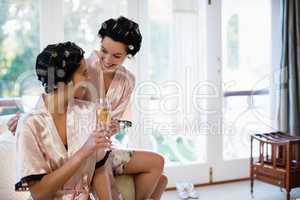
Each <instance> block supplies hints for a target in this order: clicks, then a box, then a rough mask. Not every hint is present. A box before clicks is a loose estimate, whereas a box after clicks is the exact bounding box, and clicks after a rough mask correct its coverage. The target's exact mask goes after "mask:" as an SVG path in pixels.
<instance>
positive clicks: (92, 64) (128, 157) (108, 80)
mask: <svg viewBox="0 0 300 200" xmlns="http://www.w3.org/2000/svg"><path fill="white" fill-rule="evenodd" d="M98 35H99V37H100V40H101V48H100V51H93V52H92V54H91V56H90V57H89V59H88V60H87V62H88V65H89V74H90V78H91V83H92V84H91V85H93V86H94V87H95V88H96V89H95V88H93V89H94V90H93V91H97V95H94V100H97V98H98V99H99V98H102V99H106V100H107V101H109V102H110V104H111V110H112V113H111V117H112V118H116V119H120V118H124V112H125V111H126V109H127V108H128V106H129V102H130V98H131V95H132V92H133V90H134V85H135V78H134V75H133V74H132V73H131V72H130V71H128V70H127V69H126V68H125V67H123V66H122V64H123V62H124V61H125V59H126V58H127V57H132V56H134V55H135V54H136V53H137V52H138V51H139V50H140V47H141V41H142V36H141V34H140V31H139V27H138V24H137V23H135V22H133V21H132V20H129V19H127V18H125V17H119V18H118V19H109V20H107V21H105V22H104V23H103V24H102V26H101V28H100V30H99V32H98ZM90 93H93V92H91V91H90ZM95 96H96V99H95ZM107 155H109V158H110V159H108V162H107V165H108V166H110V167H112V170H113V172H114V174H115V175H121V174H130V175H133V176H134V179H135V186H136V190H135V191H136V195H135V196H136V199H138V200H140V199H141V200H144V199H148V198H151V199H155V200H158V199H160V197H161V195H162V193H163V191H164V190H165V188H166V185H167V178H166V176H164V175H163V174H162V172H163V168H164V158H163V157H162V156H161V155H159V154H157V153H155V152H150V151H142V150H128V149H113V150H112V152H111V153H110V154H109V153H108V154H107ZM111 181H112V182H114V180H111ZM115 189H116V188H112V190H113V191H112V193H113V194H114V193H115V191H114V190H115Z"/></svg>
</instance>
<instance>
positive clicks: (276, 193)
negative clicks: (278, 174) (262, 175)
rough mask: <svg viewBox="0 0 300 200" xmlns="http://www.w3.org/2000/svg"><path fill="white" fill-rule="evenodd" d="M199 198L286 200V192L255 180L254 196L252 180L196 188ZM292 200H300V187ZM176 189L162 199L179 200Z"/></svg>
mask: <svg viewBox="0 0 300 200" xmlns="http://www.w3.org/2000/svg"><path fill="white" fill-rule="evenodd" d="M196 190H197V191H198V193H199V197H200V198H199V200H285V192H281V191H280V188H279V187H275V186H272V185H269V184H266V183H263V182H260V181H255V185H254V198H251V195H250V182H249V181H242V182H236V183H229V184H222V185H213V186H205V187H200V188H196ZM291 197H292V199H291V200H300V188H299V189H294V190H292V192H291ZM179 199H180V198H178V196H177V194H176V191H169V192H165V193H164V195H163V197H162V200H179Z"/></svg>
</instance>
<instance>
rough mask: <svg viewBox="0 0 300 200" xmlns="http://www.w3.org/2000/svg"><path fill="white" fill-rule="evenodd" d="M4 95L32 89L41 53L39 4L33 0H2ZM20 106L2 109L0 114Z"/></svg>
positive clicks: (0, 87)
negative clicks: (35, 67)
mask: <svg viewBox="0 0 300 200" xmlns="http://www.w3.org/2000/svg"><path fill="white" fill-rule="evenodd" d="M0 29H1V31H0V98H9V97H21V96H24V95H26V91H28V89H29V88H32V86H33V85H35V84H34V81H33V82H32V79H31V78H30V77H32V74H33V73H34V70H33V69H34V66H35V59H36V56H37V54H38V53H39V49H40V43H39V6H37V2H36V1H31V0H25V1H22V0H12V1H8V0H2V1H0ZM14 112H16V109H15V108H14V109H8V108H0V114H1V115H3V114H8V113H14Z"/></svg>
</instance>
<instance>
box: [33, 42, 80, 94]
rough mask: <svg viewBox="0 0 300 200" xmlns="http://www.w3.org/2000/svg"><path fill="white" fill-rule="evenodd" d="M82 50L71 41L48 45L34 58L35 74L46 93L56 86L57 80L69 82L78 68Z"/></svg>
mask: <svg viewBox="0 0 300 200" xmlns="http://www.w3.org/2000/svg"><path fill="white" fill-rule="evenodd" d="M83 55H84V51H83V50H82V49H81V48H80V47H79V46H77V45H76V44H75V43H72V42H65V43H58V44H51V45H48V46H47V47H46V48H45V49H44V50H43V51H42V52H41V53H40V54H39V55H38V56H37V59H36V65H35V68H36V74H37V76H38V79H39V80H40V81H41V82H42V85H43V86H44V88H45V91H46V93H50V92H52V91H54V90H55V89H56V88H57V84H58V83H59V82H64V83H66V84H67V83H69V82H70V81H71V79H72V77H73V74H74V72H75V71H76V70H77V69H78V68H79V66H80V61H81V59H82V58H83Z"/></svg>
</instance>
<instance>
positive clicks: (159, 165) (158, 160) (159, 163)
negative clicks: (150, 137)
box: [155, 154, 165, 172]
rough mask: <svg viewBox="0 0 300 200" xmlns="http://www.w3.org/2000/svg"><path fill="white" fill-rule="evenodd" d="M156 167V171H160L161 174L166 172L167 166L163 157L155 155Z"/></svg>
mask: <svg viewBox="0 0 300 200" xmlns="http://www.w3.org/2000/svg"><path fill="white" fill-rule="evenodd" d="M155 157H156V158H155V167H156V169H158V170H159V171H160V172H162V171H163V170H164V166H165V159H164V157H163V156H161V155H159V154H156V155H155Z"/></svg>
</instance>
